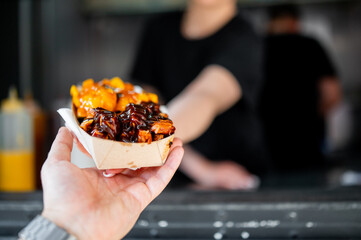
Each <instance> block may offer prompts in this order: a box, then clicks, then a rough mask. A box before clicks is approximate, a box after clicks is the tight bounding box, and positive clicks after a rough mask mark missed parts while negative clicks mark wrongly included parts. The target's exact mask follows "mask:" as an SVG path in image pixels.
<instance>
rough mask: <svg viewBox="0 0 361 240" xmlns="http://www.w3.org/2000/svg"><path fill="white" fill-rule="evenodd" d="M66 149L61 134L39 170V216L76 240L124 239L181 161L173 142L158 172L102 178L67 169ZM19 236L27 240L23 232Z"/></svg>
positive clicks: (65, 135)
mask: <svg viewBox="0 0 361 240" xmlns="http://www.w3.org/2000/svg"><path fill="white" fill-rule="evenodd" d="M72 146H73V137H72V135H71V134H70V132H69V131H68V130H67V129H66V128H61V129H60V130H59V133H58V135H57V137H56V139H55V141H54V143H53V145H52V147H51V150H50V152H49V155H48V158H47V160H46V161H45V163H44V165H43V167H42V170H41V180H42V184H43V191H44V198H43V200H44V210H43V212H42V216H43V217H44V218H46V219H48V220H50V221H51V222H53V223H55V224H56V225H57V226H58V227H60V228H63V229H65V230H66V231H67V232H68V233H70V234H72V235H73V236H75V237H76V238H77V239H78V240H83V239H87V240H92V239H110V240H111V239H114V240H115V239H121V238H122V237H124V236H125V234H127V233H128V232H129V230H130V229H131V228H132V227H133V225H134V224H135V222H136V220H137V219H138V217H139V214H140V213H141V212H142V211H143V209H144V208H145V207H146V206H147V205H148V204H149V203H150V202H151V201H152V200H153V199H154V198H155V197H156V196H158V195H159V194H160V192H161V191H162V190H163V189H164V187H165V186H166V185H167V184H168V182H169V181H170V179H171V177H172V176H173V174H174V173H175V171H176V169H177V168H178V166H179V164H180V161H181V158H182V155H183V149H182V147H181V141H180V140H179V139H175V140H174V142H173V145H172V149H171V151H170V154H169V156H168V159H167V161H166V163H165V164H164V165H163V166H161V167H150V168H141V169H138V170H135V171H133V170H130V169H123V170H122V171H121V173H119V174H117V175H115V176H114V177H111V178H106V177H104V176H103V172H102V171H99V170H98V169H96V168H86V169H80V168H78V167H77V166H76V165H74V164H72V163H71V162H70V155H71V151H72ZM35 227H37V228H36V229H39V228H41V226H35ZM19 236H20V238H21V239H27V238H26V234H24V231H22V232H21V233H20V234H19ZM32 237H34V236H32ZM31 239H33V238H31ZM36 239H38V238H36Z"/></svg>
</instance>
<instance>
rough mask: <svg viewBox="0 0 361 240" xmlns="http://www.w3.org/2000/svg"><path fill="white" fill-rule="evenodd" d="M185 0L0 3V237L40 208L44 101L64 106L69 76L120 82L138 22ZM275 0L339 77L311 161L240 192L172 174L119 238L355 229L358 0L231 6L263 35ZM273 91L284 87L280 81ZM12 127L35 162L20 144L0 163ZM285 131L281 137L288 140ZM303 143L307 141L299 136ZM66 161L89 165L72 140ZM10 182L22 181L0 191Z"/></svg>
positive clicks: (359, 217)
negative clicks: (16, 107) (316, 157)
mask: <svg viewBox="0 0 361 240" xmlns="http://www.w3.org/2000/svg"><path fill="white" fill-rule="evenodd" d="M186 2H187V1H186V0H148V1H142V0H136V1H134V0H133V1H132V0H108V1H102V0H5V1H0V12H1V14H0V19H1V20H0V26H1V28H0V29H1V32H2V37H1V38H0V49H1V51H0V52H1V56H0V59H1V60H0V80H1V88H0V99H1V101H2V109H1V113H0V116H1V118H0V119H2V120H1V121H0V135H1V140H0V153H1V154H0V240H5V239H6V240H10V239H17V233H18V232H19V231H20V230H21V229H22V228H23V227H24V226H25V225H26V224H27V223H28V222H29V221H30V220H31V219H32V218H33V217H35V216H36V215H37V214H39V213H40V212H41V210H42V207H43V202H42V188H41V182H40V169H41V166H42V164H43V162H44V161H45V159H46V156H47V153H48V151H49V149H50V146H51V143H52V141H53V139H54V137H55V135H56V133H57V131H58V129H59V127H60V126H61V125H63V124H64V122H62V120H61V118H60V116H59V115H58V113H57V112H56V110H57V109H59V108H61V107H69V106H70V105H71V98H70V95H69V89H70V87H71V85H73V84H78V83H81V82H82V81H84V80H85V79H88V78H93V79H94V80H96V81H99V80H101V79H103V78H111V77H114V76H119V77H121V78H122V79H123V80H124V81H126V82H132V79H131V68H132V64H133V62H134V60H135V55H136V51H137V46H138V44H139V41H140V38H141V32H142V29H143V27H144V26H145V24H146V23H147V21H148V20H149V19H150V18H152V17H154V16H155V15H158V14H163V13H167V12H174V11H181V10H182V9H184V7H185V5H186ZM284 4H292V5H293V6H294V7H297V9H298V11H299V12H298V13H299V21H300V31H301V32H302V34H303V35H305V36H309V37H311V38H313V39H316V40H317V41H318V42H319V43H320V45H322V47H323V49H324V50H325V52H326V53H327V55H328V57H329V59H330V61H331V62H332V66H333V68H334V69H335V70H334V73H335V75H336V77H337V79H338V81H339V84H340V85H339V86H340V90H341V96H342V99H341V100H340V102H339V103H338V104H337V107H336V108H335V109H333V111H331V112H330V113H329V114H327V116H326V117H325V125H324V131H325V135H324V139H323V143H322V154H323V155H324V164H323V166H322V167H319V166H317V167H316V166H315V167H314V168H309V169H307V170H300V171H290V172H287V171H283V172H275V173H272V174H268V175H265V176H262V177H260V178H259V180H260V181H259V183H258V184H257V186H256V187H254V188H252V189H246V190H225V189H221V188H206V187H204V186H198V185H196V184H175V182H172V184H171V185H170V186H169V187H167V188H166V189H165V191H164V192H163V193H162V194H161V195H160V196H159V197H158V198H157V199H155V200H154V201H153V202H152V203H151V204H150V205H149V206H148V207H147V208H146V209H145V211H144V212H143V213H142V214H141V216H140V218H139V220H138V221H137V223H136V224H135V226H134V228H133V229H132V230H131V231H130V233H129V234H128V235H127V236H126V239H149V238H157V239H175V238H176V239H360V238H361V224H360V223H361V68H360V63H361V44H360V43H361V1H358V0H297V1H296V0H295V1H292V0H269V1H264V0H238V1H237V8H238V12H239V14H240V15H241V16H242V17H243V18H244V19H245V20H246V21H248V22H249V23H250V24H251V26H252V28H253V29H254V31H255V32H256V34H258V35H259V36H261V37H265V36H266V34H267V31H268V30H269V25H268V21H269V15H268V13H269V9H270V8H274V7H277V6H280V5H284ZM294 48H295V49H297V46H294ZM279 51H280V52H281V51H282V50H281V49H280V50H279ZM277 53H279V52H278V51H276V55H277ZM312 58H313V57H312V56H311V55H310V56H309V59H306V60H305V64H306V63H307V62H308V60H309V61H311V60H312ZM291 61H293V60H291ZM295 61H296V60H295ZM318 64H319V65H318ZM322 64H323V63H316V65H317V66H315V68H316V69H317V68H319V67H320V68H321V66H322ZM275 65H276V64H275ZM287 67H288V65H287V66H285V68H287ZM285 71H286V70H285ZM295 74H301V73H295ZM135 84H137V83H136V82H135ZM292 84H293V87H294V88H298V86H299V85H297V84H298V83H292ZM292 84H291V85H292ZM283 87H284V88H283ZM281 91H284V92H287V91H290V90H288V89H287V87H286V86H281ZM17 95H18V98H19V99H21V100H17V101H18V103H19V104H23V105H24V106H25V109H26V112H27V113H28V114H30V116H31V118H30V119H31V120H29V119H28V120H27V119H26V118H25V120H24V119H22V122H17V121H13V120H11V119H7V118H6V116H5V115H6V111H7V110H6V109H7V107H6V106H9V104H7V103H9V101H12V100H14V98H16V97H17ZM290 95H292V93H290ZM307 97H308V96H304V98H305V99H306V98H307ZM14 101H15V100H14ZM284 101H286V102H287V99H284ZM301 101H303V100H302V99H301ZM10 105H11V104H10ZM275 108H276V107H275ZM285 111H287V110H285ZM4 119H7V120H4ZM13 125H14V126H15V127H14V126H13ZM305 125H307V123H305ZM296 128H297V126H296ZM9 129H15V130H11V132H9V131H7V130H9ZM19 132H21V133H27V134H25V135H26V136H28V137H29V136H31V137H30V138H29V140H26V139H25V142H26V144H27V145H26V146H31V149H30V153H31V154H33V155H34V156H35V158H34V159H35V160H34V161H30V162H29V161H27V160H26V159H27V156H28V155H27V154H28V153H24V150H23V149H20V150H19V152H20V153H21V154H24V155H21V157H20V158H21V159H23V163H20V165H16V166H15V165H12V164H10V165H9V164H8V165H7V164H5V160H3V159H5V155H6V154H5V153H6V151H8V150H9V149H12V148H11V144H12V143H13V142H16V141H18V139H16V137H14V136H15V135H16V134H17V133H19ZM295 135H296V136H294V139H287V140H286V141H287V142H289V143H292V142H295V141H296V139H297V137H298V136H297V134H295ZM23 140H24V139H22V140H21V141H23ZM27 141H29V142H27ZM308 141H312V139H306V140H305V144H306V142H308ZM7 148H8V149H7ZM260 151H261V150H260ZM284 151H287V149H286V147H284ZM300 155H302V154H301V152H293V153H292V154H290V155H289V159H288V161H289V162H290V163H291V164H292V161H293V159H296V158H297V157H298V156H300ZM2 158H3V159H2ZM306 158H307V157H306ZM306 158H305V161H310V162H312V161H313V159H312V157H310V158H309V159H306ZM72 161H73V162H74V163H75V164H77V165H78V166H81V167H90V166H93V165H92V160H90V159H89V158H88V157H87V156H85V155H84V154H83V153H81V151H79V150H78V149H77V148H76V147H75V148H74V149H73V152H72ZM14 164H15V160H14ZM17 164H19V163H17ZM14 166H15V167H16V169H15V170H14ZM29 169H30V170H29ZM19 172H20V175H16V174H17V173H19ZM11 174H15V175H14V176H16V177H15V178H11V176H10V175H11ZM9 176H10V177H9ZM26 176H28V177H29V176H30V177H31V179H32V181H30V182H29V181H28V180H26V179H27V178H26ZM7 177H8V178H7ZM6 178H7V180H6ZM10 179H12V180H10ZM14 179H15V180H14ZM14 182H18V183H19V184H22V186H23V187H24V188H23V190H20V191H19V190H17V189H12V186H14V185H12V184H13V183H14ZM24 182H26V183H25V184H23V183H24Z"/></svg>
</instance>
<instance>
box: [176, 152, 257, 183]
mask: <svg viewBox="0 0 361 240" xmlns="http://www.w3.org/2000/svg"><path fill="white" fill-rule="evenodd" d="M180 169H181V170H182V171H183V172H185V173H186V174H187V175H188V176H189V177H190V178H192V179H193V180H194V181H195V182H196V183H197V184H200V185H201V186H202V187H207V188H222V189H230V190H235V189H252V188H257V187H258V185H259V179H258V177H256V176H254V175H252V174H251V173H250V172H248V171H247V169H245V168H244V167H242V166H241V165H239V164H237V163H235V162H233V161H230V160H223V161H219V162H213V161H210V160H209V159H207V158H206V157H205V156H203V155H202V154H200V153H199V152H197V151H196V150H195V149H193V148H192V147H191V146H189V145H185V146H184V157H183V161H182V164H181V166H180Z"/></svg>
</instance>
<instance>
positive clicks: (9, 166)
mask: <svg viewBox="0 0 361 240" xmlns="http://www.w3.org/2000/svg"><path fill="white" fill-rule="evenodd" d="M32 121H33V120H32V118H31V117H30V115H29V114H28V112H27V111H26V109H25V107H24V104H23V102H22V101H20V100H19V99H18V98H17V92H16V90H15V89H10V93H9V98H8V99H6V100H4V101H3V102H2V104H1V112H0V191H16V192H19V191H21V192H23V191H32V190H35V161H34V148H33V128H32V126H33V122H32Z"/></svg>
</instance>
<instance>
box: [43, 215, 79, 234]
mask: <svg viewBox="0 0 361 240" xmlns="http://www.w3.org/2000/svg"><path fill="white" fill-rule="evenodd" d="M41 216H42V217H43V218H46V219H48V220H49V221H51V222H53V223H54V224H55V225H57V226H58V227H60V228H62V229H64V230H65V231H67V232H68V233H69V234H70V235H72V236H74V237H75V238H76V239H78V240H81V239H84V238H82V236H80V235H79V234H78V233H77V231H76V230H75V228H76V225H77V224H76V223H74V220H75V219H72V220H70V219H64V218H63V217H61V216H64V214H57V212H56V211H50V210H45V209H44V210H43V212H42V213H41Z"/></svg>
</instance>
